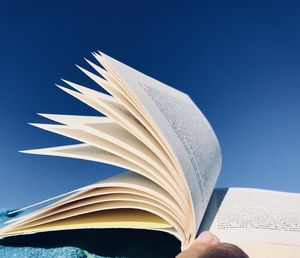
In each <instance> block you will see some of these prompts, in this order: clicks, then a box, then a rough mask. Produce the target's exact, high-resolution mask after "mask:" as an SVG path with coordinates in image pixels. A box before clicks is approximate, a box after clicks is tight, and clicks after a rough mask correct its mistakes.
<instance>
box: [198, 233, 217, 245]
mask: <svg viewBox="0 0 300 258" xmlns="http://www.w3.org/2000/svg"><path fill="white" fill-rule="evenodd" d="M218 243H220V239H219V238H218V237H217V236H216V235H214V234H213V233H211V232H209V231H204V232H202V233H201V234H200V235H199V236H198V237H197V238H196V239H195V240H194V242H193V243H192V245H200V244H207V245H213V244H218Z"/></svg>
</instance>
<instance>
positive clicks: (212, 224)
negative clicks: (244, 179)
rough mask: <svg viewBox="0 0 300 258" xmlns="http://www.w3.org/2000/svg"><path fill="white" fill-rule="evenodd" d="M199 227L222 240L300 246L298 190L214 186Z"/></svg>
mask: <svg viewBox="0 0 300 258" xmlns="http://www.w3.org/2000/svg"><path fill="white" fill-rule="evenodd" d="M201 228H202V230H207V229H208V230H210V231H212V232H213V233H215V234H216V235H218V237H220V239H221V240H222V241H225V242H231V243H237V244H239V243H247V244H249V243H251V244H254V243H258V244H264V243H270V244H281V245H299V246H300V194H295V193H285V192H277V191H268V190H259V189H249V188H229V189H228V190H223V191H222V190H217V191H215V193H214V194H213V196H212V199H211V201H210V204H209V207H208V209H207V213H206V215H205V219H204V223H203V225H201Z"/></svg>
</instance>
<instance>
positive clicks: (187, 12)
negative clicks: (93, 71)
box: [0, 1, 300, 207]
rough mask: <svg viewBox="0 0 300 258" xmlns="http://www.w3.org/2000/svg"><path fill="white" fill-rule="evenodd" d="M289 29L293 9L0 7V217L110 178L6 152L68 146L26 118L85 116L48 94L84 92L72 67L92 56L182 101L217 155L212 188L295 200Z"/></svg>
mask: <svg viewBox="0 0 300 258" xmlns="http://www.w3.org/2000/svg"><path fill="white" fill-rule="evenodd" d="M161 2H163V3H161ZM299 28H300V5H299V4H298V3H297V1H295V2H289V1H282V2H276V1H184V2H183V1H181V2H179V1H178V2H177V1H159V2H158V1H157V2H156V1H148V3H147V2H146V1H26V2H22V1H18V2H16V1H9V2H8V1H5V2H4V1H3V2H2V3H1V8H0V39H1V40H0V57H1V61H0V74H1V80H0V89H1V101H0V124H1V126H0V143H1V144H0V196H1V197H0V207H20V206H24V205H27V204H30V203H32V202H35V201H39V200H42V199H44V198H47V197H51V196H53V195H56V194H60V193H63V192H65V191H69V190H72V189H74V188H77V187H80V186H84V185H87V184H90V183H93V182H95V181H97V180H98V179H101V178H104V177H107V176H110V175H112V174H114V173H117V172H118V171H121V169H119V168H114V167H112V166H109V165H103V164H97V163H93V162H88V161H80V160H74V159H66V158H65V159H64V158H55V157H46V156H33V155H26V154H21V153H18V150H23V149H32V148H39V147H47V146H56V145H61V144H67V143H71V142H72V141H71V140H68V139H64V138H63V137H61V136H58V135H54V134H51V133H48V132H44V131H42V130H39V129H37V128H33V127H31V126H29V125H28V124H27V123H28V122H45V121H47V120H45V119H43V118H40V117H38V116H37V115H36V113H38V112H42V113H61V114H63V113H65V114H90V115H95V114H96V112H95V111H93V110H91V109H90V108H88V107H86V106H84V105H83V104H82V103H80V102H78V101H76V100H75V99H73V98H72V97H70V96H68V95H66V94H65V93H63V92H62V91H60V90H59V89H57V88H56V87H55V86H54V83H59V82H60V79H59V78H61V77H63V78H65V79H69V80H72V81H75V82H79V83H82V84H85V85H87V86H91V87H94V84H93V83H92V82H91V81H89V80H88V79H86V77H85V76H84V75H83V74H82V73H81V72H80V71H79V70H78V69H77V68H76V67H75V66H74V64H80V65H84V66H86V64H85V62H84V60H83V57H88V58H91V54H90V52H91V51H95V50H101V51H103V52H105V53H107V54H109V55H111V56H112V57H114V58H116V59H119V60H120V61H123V62H124V63H126V64H128V65H130V66H132V67H135V68H137V69H138V70H140V71H142V72H144V73H146V74H148V75H150V76H152V77H154V78H157V79H159V80H161V81H163V82H165V83H167V84H169V85H172V86H173V87H176V88H177V89H179V90H182V91H184V92H186V93H188V94H190V95H191V96H192V98H193V100H194V101H195V102H196V103H197V105H198V106H199V107H200V108H201V110H202V111H203V113H204V114H205V115H206V116H207V118H208V119H209V121H210V122H211V124H212V126H213V127H214V129H215V132H216V134H217V136H218V138H219V141H220V144H221V147H222V152H223V162H224V163H223V169H222V172H221V176H220V178H219V181H218V184H217V186H218V187H228V186H241V187H258V188H267V189H277V190H282V191H294V192H300V185H299V182H300V158H299V154H300V134H299V132H300V73H299V68H300V30H299ZM86 67H87V66H86Z"/></svg>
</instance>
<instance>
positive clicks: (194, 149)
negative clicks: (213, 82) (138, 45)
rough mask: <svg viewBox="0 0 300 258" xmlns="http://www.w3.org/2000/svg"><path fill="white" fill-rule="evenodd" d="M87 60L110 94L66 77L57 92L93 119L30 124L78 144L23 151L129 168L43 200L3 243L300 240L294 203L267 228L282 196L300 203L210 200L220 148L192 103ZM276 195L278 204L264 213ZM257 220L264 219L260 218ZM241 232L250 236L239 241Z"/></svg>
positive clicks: (253, 196) (104, 59) (236, 194)
mask: <svg viewBox="0 0 300 258" xmlns="http://www.w3.org/2000/svg"><path fill="white" fill-rule="evenodd" d="M93 56H94V57H95V61H94V62H91V61H89V60H87V62H88V64H89V65H90V66H91V67H92V68H93V69H94V70H95V71H94V72H93V73H92V72H90V71H88V70H86V69H84V68H81V67H79V68H80V69H81V70H82V71H83V72H84V73H85V74H86V75H87V76H88V77H90V78H91V79H92V80H93V81H95V82H96V83H97V84H99V86H101V87H102V88H103V89H104V90H105V91H106V92H107V94H104V93H101V92H99V91H95V90H92V89H89V88H87V87H84V86H81V85H79V84H76V83H73V82H70V81H66V80H63V81H64V83H65V84H66V85H67V87H65V86H59V87H60V88H61V89H62V90H63V91H65V92H66V93H68V94H69V95H71V96H73V97H75V98H77V99H78V100H79V101H82V102H83V103H85V104H86V105H88V106H90V107H92V108H94V109H95V110H96V111H99V116H76V115H58V114H40V115H41V116H43V117H46V118H47V119H49V120H52V121H53V122H54V123H51V124H32V125H33V126H36V127H39V128H41V129H44V130H47V131H50V132H53V133H56V134H60V135H63V136H66V137H69V138H72V139H75V140H77V141H78V142H80V143H78V144H74V145H67V146H58V147H51V148H43V149H36V150H28V151H23V152H25V153H31V154H40V155H52V156H62V157H70V158H77V159H85V160H91V161H96V162H103V163H108V164H112V165H115V166H119V167H122V168H124V169H126V172H124V173H122V174H120V175H118V176H115V177H112V178H109V179H106V180H103V181H101V182H97V183H95V184H92V185H89V186H86V187H82V188H80V189H76V190H74V191H72V192H70V193H66V194H62V195H60V196H57V197H53V198H51V199H49V200H45V201H43V202H42V203H47V202H49V201H53V200H55V201H54V202H52V203H49V204H48V205H46V206H45V207H42V208H39V209H36V210H35V211H33V212H30V213H28V214H26V215H23V216H21V217H18V218H16V219H13V220H11V221H9V222H8V223H7V224H6V225H5V227H3V228H2V229H0V236H1V237H9V236H16V235H22V234H33V233H39V232H48V231H57V230H71V229H87V228H134V229H149V230H157V231H163V232H167V233H170V234H172V235H174V236H175V237H176V238H177V239H179V240H180V242H181V247H182V249H186V248H187V247H189V246H190V244H191V243H192V241H193V240H194V239H195V237H196V235H197V232H200V231H201V230H207V229H209V230H211V231H213V232H215V233H217V234H218V235H219V236H220V238H221V240H224V241H228V242H233V243H238V244H243V243H244V242H246V243H250V244H253V243H257V241H256V240H257V239H259V243H270V244H284V245H289V246H292V245H293V246H298V245H299V244H300V241H299V239H300V237H299V231H300V230H299V227H300V226H299V225H300V219H299V218H300V210H299V205H298V206H296V208H295V206H293V205H290V206H288V207H289V209H290V210H291V213H290V214H289V216H288V219H287V220H286V221H285V222H284V223H281V225H280V226H278V227H277V226H276V227H271V226H270V225H273V224H274V223H275V224H276V223H278V221H282V220H283V219H284V218H286V217H285V216H284V215H283V214H281V213H280V212H279V211H281V210H283V209H284V207H285V206H284V205H286V204H287V202H286V201H285V200H290V202H291V203H294V202H298V203H299V202H300V197H299V195H297V194H284V193H280V194H281V195H280V194H279V193H273V192H270V193H269V192H268V191H262V192H261V190H251V189H248V190H246V189H244V190H243V189H229V190H227V191H221V192H220V191H216V192H214V194H213V189H214V186H215V183H216V180H217V178H218V176H219V172H220V169H221V152H220V147H219V144H218V140H217V138H216V136H215V133H214V132H213V129H212V128H211V126H210V124H209V122H208V121H207V120H206V118H205V117H204V115H203V114H202V113H201V111H200V110H199V109H198V107H197V106H196V105H195V103H194V102H193V101H192V100H191V98H190V97H189V96H188V95H186V94H184V93H182V92H180V91H178V90H176V89H174V88H172V87H170V86H168V85H166V84H164V83H161V82H159V81H157V80H155V79H153V78H151V77H149V76H146V75H144V74H142V73H141V72H138V71H137V70H135V69H133V68H130V67H129V66H127V65H125V64H122V63H121V62H119V61H117V60H115V59H113V58H111V57H109V56H107V55H105V54H103V53H100V52H99V53H93ZM96 63H97V64H96ZM220 193H222V194H221V195H220ZM229 193H230V194H229ZM277 195H278V196H279V195H280V196H281V197H280V198H281V202H280V203H277V204H276V202H275V203H273V204H274V205H273V206H270V207H269V206H268V208H266V209H262V207H263V206H264V204H265V202H266V203H269V199H272V198H274V197H273V196H275V198H277ZM210 199H211V201H210V204H209V208H208V209H207V207H208V203H209V200H210ZM255 200H261V201H260V202H259V203H256V201H255ZM273 200H274V199H273ZM38 204H41V203H36V204H33V205H31V206H29V207H25V208H24V209H27V208H32V207H34V206H36V205H38ZM223 204H224V205H223ZM255 205H256V206H255ZM276 205H277V206H276ZM253 206H255V207H253ZM231 207H234V209H231ZM272 207H273V208H274V207H275V208H274V209H276V210H277V211H278V212H277V213H276V214H277V215H276V216H273V217H272V216H271V217H272V219H271V220H270V221H269V223H268V224H267V225H264V222H265V220H264V219H263V218H265V217H269V215H268V212H269V209H272ZM262 211H264V213H261V212H262ZM271 213H272V212H271ZM245 214H246V215H245ZM259 214H263V216H264V217H263V218H262V219H258V218H259ZM204 215H205V216H204ZM280 215H282V216H281V217H280ZM245 216H246V218H245ZM248 218H249V219H248ZM272 223H273V224H272ZM200 225H201V226H200ZM245 232H252V234H249V235H248V237H247V239H246V241H244V242H243V237H244V236H245ZM274 232H275V234H274ZM282 232H285V233H284V234H281V233H282ZM255 234H260V236H261V237H260V238H257V237H255ZM270 235H272V237H270ZM282 235H284V238H281V236H282Z"/></svg>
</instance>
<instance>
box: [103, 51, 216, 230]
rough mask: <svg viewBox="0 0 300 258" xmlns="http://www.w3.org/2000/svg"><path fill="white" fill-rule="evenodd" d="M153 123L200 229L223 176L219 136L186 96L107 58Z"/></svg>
mask: <svg viewBox="0 0 300 258" xmlns="http://www.w3.org/2000/svg"><path fill="white" fill-rule="evenodd" d="M104 58H105V60H107V61H108V63H109V64H110V65H111V66H112V67H113V68H114V69H115V71H116V72H117V73H118V74H119V76H120V78H122V79H123V80H124V81H125V83H126V85H127V86H128V87H129V88H130V89H131V90H132V92H133V94H134V95H135V96H136V97H137V99H139V100H140V104H141V105H142V106H143V108H144V109H145V111H146V113H147V114H149V116H150V117H151V118H152V121H151V122H152V123H151V124H154V125H156V128H157V129H158V130H159V131H161V132H162V134H163V136H164V137H165V138H166V139H167V143H168V145H169V146H170V148H169V149H170V151H171V152H173V153H174V156H175V157H176V159H177V160H178V162H179V164H180V166H181V168H182V170H183V172H184V174H185V177H186V180H187V183H188V186H189V189H190V192H191V196H192V200H193V205H194V211H195V216H196V227H197V228H198V227H199V225H200V222H201V219H202V217H203V214H204V211H205V209H206V206H207V203H208V201H209V198H210V195H211V192H212V190H213V188H214V185H215V182H216V180H217V177H218V175H219V172H220V167H221V153H220V148H219V144H218V141H217V139H216V136H215V134H214V132H213V130H212V128H211V127H210V125H209V123H208V121H207V120H206V119H205V117H204V116H203V114H202V113H201V111H200V110H199V109H198V108H197V106H196V105H195V104H194V103H193V102H192V100H191V99H190V98H189V97H188V96H187V95H186V94H184V93H182V92H179V91H177V90H175V89H173V88H171V87H169V86H167V85H165V84H163V83H161V82H159V81H157V80H155V79H153V78H151V77H148V76H146V75H144V74H142V73H140V72H138V71H136V70H134V69H132V68H130V67H129V66H126V65H124V64H122V63H120V62H118V61H116V60H115V59H113V58H111V57H108V56H106V55H104Z"/></svg>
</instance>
